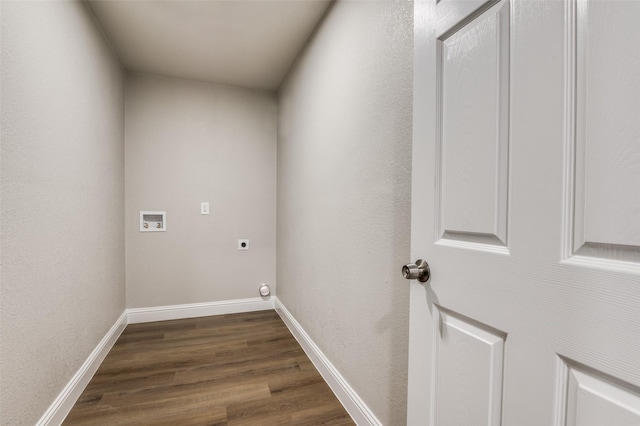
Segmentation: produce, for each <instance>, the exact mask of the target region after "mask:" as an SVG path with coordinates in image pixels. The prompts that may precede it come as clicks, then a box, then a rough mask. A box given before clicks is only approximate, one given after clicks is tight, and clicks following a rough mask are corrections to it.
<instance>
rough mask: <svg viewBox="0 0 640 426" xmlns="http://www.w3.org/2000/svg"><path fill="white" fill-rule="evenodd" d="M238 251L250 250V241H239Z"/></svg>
mask: <svg viewBox="0 0 640 426" xmlns="http://www.w3.org/2000/svg"><path fill="white" fill-rule="evenodd" d="M238 250H249V240H246V239H242V240H238Z"/></svg>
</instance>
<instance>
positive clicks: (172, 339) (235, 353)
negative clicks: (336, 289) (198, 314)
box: [64, 311, 354, 426]
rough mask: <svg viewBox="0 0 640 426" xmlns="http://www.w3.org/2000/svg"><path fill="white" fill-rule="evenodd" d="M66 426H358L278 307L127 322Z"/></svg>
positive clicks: (70, 415)
mask: <svg viewBox="0 0 640 426" xmlns="http://www.w3.org/2000/svg"><path fill="white" fill-rule="evenodd" d="M64 424H66V425H89V424H90V425H134V424H135V425H147V424H148V425H208V426H213V425H218V426H223V425H227V426H234V425H235V426H241V425H324V424H326V425H353V424H354V423H353V421H352V420H351V418H350V417H349V415H348V414H347V412H346V411H345V410H344V408H343V407H342V405H341V404H340V402H339V401H338V400H337V399H336V397H335V395H334V394H333V393H332V392H331V390H330V389H329V387H328V385H327V384H326V383H325V382H324V381H323V380H322V377H321V376H320V374H319V373H318V372H317V370H316V369H315V367H314V366H313V364H312V363H311V361H310V360H309V358H308V357H307V356H306V354H305V353H304V351H303V350H302V348H301V347H300V345H299V344H298V343H297V342H296V340H295V339H294V338H293V336H292V335H291V333H290V332H289V330H288V329H287V327H286V325H285V324H284V323H283V322H282V320H281V319H280V317H279V316H278V315H277V313H276V312H275V311H260V312H249V313H243V314H230V315H219V316H212V317H202V318H192V319H181V320H172V321H163V322H156V323H145V324H132V325H129V326H127V328H126V329H125V331H124V332H123V333H122V335H121V336H120V338H119V339H118V341H117V342H116V344H115V345H114V347H113V348H112V350H111V351H110V352H109V354H108V355H107V357H106V358H105V360H104V361H103V363H102V365H101V366H100V368H99V369H98V371H97V372H96V374H95V375H94V377H93V378H92V380H91V382H90V383H89V385H88V386H87V388H86V389H85V390H84V392H83V393H82V395H81V396H80V398H79V399H78V401H77V402H76V404H75V405H74V407H73V409H72V410H71V412H70V413H69V416H68V417H67V419H66V420H65V422H64Z"/></svg>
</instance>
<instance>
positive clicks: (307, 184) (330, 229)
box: [277, 1, 413, 425]
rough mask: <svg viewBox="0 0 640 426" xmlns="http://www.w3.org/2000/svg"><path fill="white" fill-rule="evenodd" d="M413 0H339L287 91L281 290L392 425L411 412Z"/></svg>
mask: <svg viewBox="0 0 640 426" xmlns="http://www.w3.org/2000/svg"><path fill="white" fill-rule="evenodd" d="M412 19H413V8H412V3H411V2H393V1H389V2H381V1H375V2H373V1H372V2H351V1H344V2H337V3H336V4H335V5H334V6H333V8H332V9H331V10H330V11H329V13H328V15H327V16H326V18H325V20H324V22H323V23H322V24H321V26H320V28H319V30H318V32H317V34H316V35H315V37H314V38H313V39H312V41H311V42H310V43H309V45H308V47H307V49H306V51H305V52H304V54H303V55H302V56H301V58H300V59H299V60H298V63H297V64H296V66H295V68H294V69H293V71H292V72H291V74H290V75H289V77H288V79H287V81H286V82H285V84H284V86H283V87H282V88H281V91H280V117H279V130H278V131H279V139H278V220H277V223H278V225H277V229H278V233H277V236H278V245H277V274H278V275H277V280H278V297H279V298H280V299H281V300H282V302H283V303H284V305H285V306H286V307H287V308H288V309H289V310H290V311H291V313H292V314H293V316H294V317H295V318H296V319H297V320H298V321H299V322H300V324H301V325H302V326H303V328H304V329H305V330H306V331H307V332H308V334H309V335H310V336H311V338H312V339H313V340H314V341H315V342H316V343H317V344H318V346H319V347H320V349H321V350H322V351H323V352H324V353H325V354H326V355H327V356H328V358H329V359H330V360H331V362H332V363H333V364H334V365H335V366H336V367H337V368H338V370H339V371H340V372H341V373H342V375H343V376H344V377H345V378H346V379H347V381H348V382H349V383H350V384H351V386H352V387H353V388H354V389H355V390H356V392H357V393H358V394H359V395H360V396H361V397H362V398H363V400H364V402H365V403H366V404H367V405H368V406H369V407H370V408H371V409H372V410H373V412H374V413H375V414H376V416H377V417H378V418H379V420H380V421H382V422H383V423H384V424H388V425H400V424H404V423H405V419H406V381H407V346H408V309H409V298H408V297H409V296H408V289H409V287H408V285H407V283H406V282H404V280H403V279H402V278H401V276H400V267H401V266H402V265H403V264H404V263H406V262H407V261H408V260H409V254H410V202H411V132H412V120H411V117H412V57H413V53H412V43H413V42H412V37H413V33H412V27H413V25H412V24H413V22H412Z"/></svg>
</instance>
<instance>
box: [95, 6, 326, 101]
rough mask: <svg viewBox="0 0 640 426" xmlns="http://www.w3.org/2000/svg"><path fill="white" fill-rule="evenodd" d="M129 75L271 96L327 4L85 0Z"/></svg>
mask: <svg viewBox="0 0 640 426" xmlns="http://www.w3.org/2000/svg"><path fill="white" fill-rule="evenodd" d="M88 4H89V6H90V8H91V9H92V11H93V13H94V14H95V15H96V17H97V19H98V22H99V23H100V25H101V26H102V28H103V30H104V32H105V33H106V35H107V37H108V38H109V40H110V41H111V43H112V44H113V47H114V48H115V50H116V52H117V53H118V55H119V56H120V59H121V60H122V62H123V64H124V66H125V68H126V69H127V70H130V71H137V72H143V73H150V74H157V75H164V76H170V77H180V78H186V79H192V80H200V81H208V82H212V83H219V84H226V85H231V86H240V87H248V88H252V89H261V90H270V91H274V90H277V89H278V87H279V86H280V83H281V82H282V80H283V79H284V77H285V76H286V74H287V72H288V71H289V69H290V68H291V66H292V65H293V63H294V61H295V59H296V58H297V56H298V54H299V53H300V51H301V50H302V48H303V47H304V44H305V43H306V41H307V40H308V38H309V37H310V36H311V34H312V32H313V30H314V29H315V27H316V26H317V24H318V22H319V21H320V19H321V18H322V16H323V15H324V13H325V11H326V10H327V8H328V7H329V5H330V4H331V1H330V0H204V1H184V0H170V1H168V0H121V1H112V0H89V1H88Z"/></svg>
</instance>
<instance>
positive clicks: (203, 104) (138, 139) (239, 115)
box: [125, 74, 278, 308]
mask: <svg viewBox="0 0 640 426" xmlns="http://www.w3.org/2000/svg"><path fill="white" fill-rule="evenodd" d="M277 114H278V105H277V98H276V96H275V94H273V93H269V92H259V91H252V90H245V89H237V88H231V87H226V86H218V85H213V84H207V83H198V82H193V81H187V80H180V79H172V78H163V77H154V76H149V75H142V74H128V76H127V84H126V130H125V134H126V245H127V266H126V268H127V306H128V307H130V308H138V307H148V306H162V305H176V304H182V303H197V302H211V301H223V300H231V299H244V298H249V297H259V294H258V287H259V285H260V283H262V282H266V283H268V284H270V285H271V286H272V288H273V289H274V290H275V245H276V241H275V239H276V235H275V233H276V231H275V228H276V142H277ZM201 201H208V202H209V205H210V211H211V213H210V214H209V215H201V214H200V202H201ZM141 210H161V211H166V212H167V231H166V232H146V233H142V232H140V226H139V217H140V211H141ZM238 238H248V239H250V249H249V250H248V251H238V250H237V240H238Z"/></svg>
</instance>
